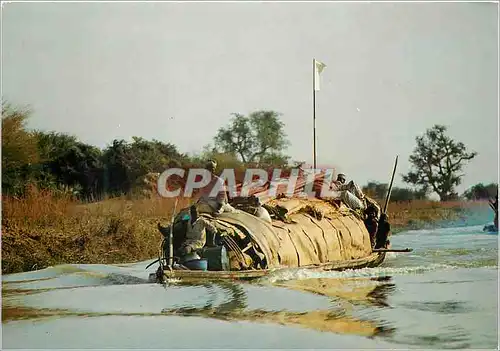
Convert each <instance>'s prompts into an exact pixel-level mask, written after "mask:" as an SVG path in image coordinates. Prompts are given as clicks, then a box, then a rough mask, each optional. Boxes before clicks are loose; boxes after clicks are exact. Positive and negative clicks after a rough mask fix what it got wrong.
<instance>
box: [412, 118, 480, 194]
mask: <svg viewBox="0 0 500 351" xmlns="http://www.w3.org/2000/svg"><path fill="white" fill-rule="evenodd" d="M446 130H447V128H446V127H445V126H443V125H434V126H433V127H432V128H430V129H427V131H426V132H425V134H424V135H423V136H417V137H416V142H417V145H416V147H415V149H414V150H413V154H412V155H411V156H410V158H409V161H410V163H411V164H412V168H413V169H412V170H410V172H408V174H406V175H403V181H404V182H406V183H409V184H412V185H414V186H415V187H417V188H418V189H419V190H420V191H422V192H424V193H425V192H427V191H428V190H429V189H432V190H433V191H434V192H436V193H437V194H438V195H439V198H440V200H441V201H448V200H451V199H454V198H456V197H457V195H458V194H457V193H456V192H455V187H456V186H457V185H459V184H460V183H461V178H462V177H463V176H464V174H460V173H459V172H460V171H461V170H462V168H463V166H464V164H465V163H466V162H467V161H470V160H472V159H473V158H474V157H475V156H476V155H477V152H475V151H472V152H467V149H466V147H465V145H464V144H463V143H461V142H456V141H454V140H453V139H451V138H450V137H448V136H447V135H445V132H446Z"/></svg>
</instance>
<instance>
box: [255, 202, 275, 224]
mask: <svg viewBox="0 0 500 351" xmlns="http://www.w3.org/2000/svg"><path fill="white" fill-rule="evenodd" d="M255 217H259V218H260V219H262V220H263V221H265V222H268V223H272V220H271V216H270V215H269V212H268V211H267V210H266V209H265V208H264V207H262V203H261V202H260V199H259V198H257V210H256V211H255Z"/></svg>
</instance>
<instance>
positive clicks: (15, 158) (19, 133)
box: [2, 103, 39, 195]
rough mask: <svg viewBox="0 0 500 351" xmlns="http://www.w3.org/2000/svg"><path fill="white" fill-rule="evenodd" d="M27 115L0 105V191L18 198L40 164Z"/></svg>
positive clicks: (24, 112) (25, 112)
mask: <svg viewBox="0 0 500 351" xmlns="http://www.w3.org/2000/svg"><path fill="white" fill-rule="evenodd" d="M29 115H30V111H29V110H25V109H20V108H17V107H12V106H11V105H9V104H7V103H2V191H3V193H8V194H13V195H14V194H16V195H17V194H21V193H22V192H23V191H24V187H25V185H26V182H27V181H29V180H31V178H32V176H33V166H34V165H35V164H36V163H37V162H38V160H39V154H38V148H37V140H36V137H35V136H34V135H33V133H32V132H30V131H28V130H27V129H26V123H27V120H28V118H29Z"/></svg>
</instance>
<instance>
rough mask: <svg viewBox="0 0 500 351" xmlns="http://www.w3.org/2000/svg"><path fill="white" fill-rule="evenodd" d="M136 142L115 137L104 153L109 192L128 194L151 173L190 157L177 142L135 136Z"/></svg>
mask: <svg viewBox="0 0 500 351" xmlns="http://www.w3.org/2000/svg"><path fill="white" fill-rule="evenodd" d="M132 139H133V142H132V143H127V142H126V141H125V140H113V143H112V144H111V145H110V146H108V147H107V148H106V149H105V150H104V153H103V157H102V159H103V162H104V164H105V167H106V171H105V174H104V177H105V178H104V184H105V189H106V191H107V192H111V193H128V192H130V191H131V190H133V188H134V187H135V186H138V183H139V184H141V182H142V179H143V177H144V176H145V175H146V174H148V173H161V172H163V171H164V170H165V169H166V168H168V167H174V166H175V167H177V166H178V165H179V164H181V163H182V162H184V161H186V160H187V156H186V155H183V154H181V153H179V152H178V151H177V148H176V146H175V145H172V144H168V143H167V144H165V143H163V142H161V141H158V140H152V141H149V140H145V139H143V138H140V137H132Z"/></svg>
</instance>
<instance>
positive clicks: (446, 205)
mask: <svg viewBox="0 0 500 351" xmlns="http://www.w3.org/2000/svg"><path fill="white" fill-rule="evenodd" d="M487 207H488V202H487V201H449V202H438V201H429V200H413V201H400V202H394V203H390V204H389V206H388V210H387V211H388V215H389V221H390V223H391V226H392V228H393V229H394V230H395V231H399V230H404V229H418V228H421V227H424V226H429V225H433V224H436V223H446V222H452V221H456V220H459V219H464V218H465V217H466V215H467V214H468V213H470V212H471V211H473V210H476V209H478V208H480V209H481V208H482V209H486V210H487Z"/></svg>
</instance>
